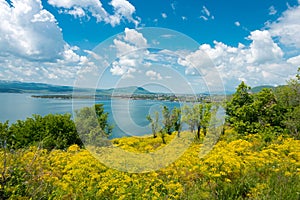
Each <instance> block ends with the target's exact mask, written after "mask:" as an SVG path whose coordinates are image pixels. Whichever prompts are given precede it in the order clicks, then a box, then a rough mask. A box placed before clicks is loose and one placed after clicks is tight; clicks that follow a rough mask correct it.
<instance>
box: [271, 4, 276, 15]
mask: <svg viewBox="0 0 300 200" xmlns="http://www.w3.org/2000/svg"><path fill="white" fill-rule="evenodd" d="M276 13H277V10H276V9H275V7H274V6H271V7H270V8H269V15H275V14H276Z"/></svg>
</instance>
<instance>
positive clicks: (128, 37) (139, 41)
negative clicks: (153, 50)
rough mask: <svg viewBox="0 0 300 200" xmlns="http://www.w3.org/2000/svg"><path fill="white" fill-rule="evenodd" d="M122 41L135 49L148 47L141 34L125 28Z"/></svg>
mask: <svg viewBox="0 0 300 200" xmlns="http://www.w3.org/2000/svg"><path fill="white" fill-rule="evenodd" d="M124 40H125V41H126V42H129V43H131V44H133V45H135V46H136V47H137V48H144V47H147V46H148V44H147V39H146V38H144V36H143V34H142V33H139V32H137V31H136V30H134V29H129V28H125V37H124Z"/></svg>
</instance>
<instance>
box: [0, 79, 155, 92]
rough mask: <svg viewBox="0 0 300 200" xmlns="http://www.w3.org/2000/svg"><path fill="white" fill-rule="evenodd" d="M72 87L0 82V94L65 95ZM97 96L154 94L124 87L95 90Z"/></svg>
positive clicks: (79, 90)
mask: <svg viewBox="0 0 300 200" xmlns="http://www.w3.org/2000/svg"><path fill="white" fill-rule="evenodd" d="M73 90H74V88H73V87H72V86H60V85H51V84H45V83H27V82H20V81H5V80H0V92H2V93H39V94H66V93H69V94H70V93H73ZM75 91H76V92H78V93H90V92H91V91H94V89H85V88H75ZM96 93H97V95H125V94H139V95H144V94H154V93H152V92H150V91H148V90H146V89H144V88H142V87H136V86H131V87H124V88H111V89H97V90H96Z"/></svg>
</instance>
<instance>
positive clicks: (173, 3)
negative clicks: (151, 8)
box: [171, 2, 176, 12]
mask: <svg viewBox="0 0 300 200" xmlns="http://www.w3.org/2000/svg"><path fill="white" fill-rule="evenodd" d="M171 8H172V10H173V12H175V10H176V2H172V3H171Z"/></svg>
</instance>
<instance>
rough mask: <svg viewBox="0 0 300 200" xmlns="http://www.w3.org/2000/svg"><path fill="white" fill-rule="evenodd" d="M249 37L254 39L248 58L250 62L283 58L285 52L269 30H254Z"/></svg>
mask: <svg viewBox="0 0 300 200" xmlns="http://www.w3.org/2000/svg"><path fill="white" fill-rule="evenodd" d="M248 39H250V40H252V43H251V45H250V55H249V58H248V61H249V62H250V63H265V62H268V61H271V62H276V61H279V60H281V58H282V56H283V52H282V50H281V48H280V47H279V46H278V45H277V44H276V43H275V42H274V41H273V39H272V37H271V34H270V33H269V31H267V30H264V31H259V30H256V31H253V32H251V34H250V36H248Z"/></svg>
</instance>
